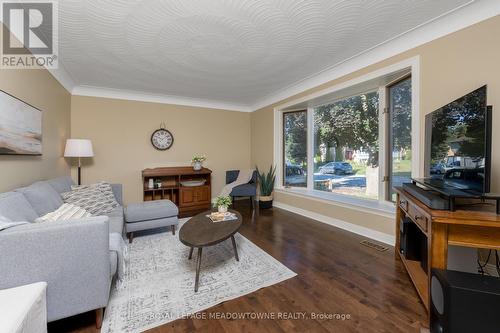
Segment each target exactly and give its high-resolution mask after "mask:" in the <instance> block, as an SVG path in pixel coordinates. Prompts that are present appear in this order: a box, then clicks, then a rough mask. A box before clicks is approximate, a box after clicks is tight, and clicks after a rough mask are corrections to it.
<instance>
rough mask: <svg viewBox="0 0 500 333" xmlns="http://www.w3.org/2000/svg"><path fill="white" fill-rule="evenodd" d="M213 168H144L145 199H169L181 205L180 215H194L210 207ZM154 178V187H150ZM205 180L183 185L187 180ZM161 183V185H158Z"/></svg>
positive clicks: (178, 205)
mask: <svg viewBox="0 0 500 333" xmlns="http://www.w3.org/2000/svg"><path fill="white" fill-rule="evenodd" d="M211 175H212V170H210V169H207V168H203V169H201V170H199V171H195V170H193V168H192V167H162V168H154V169H144V170H142V184H143V190H144V196H143V199H144V201H149V200H163V199H168V200H171V201H172V202H173V203H175V204H176V205H177V207H179V216H180V217H186V216H193V215H195V214H198V213H199V212H202V211H205V210H208V209H210V205H211V197H212V187H211V186H212V185H211ZM150 179H153V182H154V184H155V186H154V188H150V187H149V180H150ZM195 180H204V181H205V182H204V184H203V185H200V186H183V185H182V183H183V182H186V181H195ZM158 183H161V185H160V186H157V184H158Z"/></svg>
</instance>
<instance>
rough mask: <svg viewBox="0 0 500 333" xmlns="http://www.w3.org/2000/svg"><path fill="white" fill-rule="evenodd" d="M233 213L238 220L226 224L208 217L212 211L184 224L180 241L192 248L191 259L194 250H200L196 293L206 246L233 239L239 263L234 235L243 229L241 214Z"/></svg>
mask: <svg viewBox="0 0 500 333" xmlns="http://www.w3.org/2000/svg"><path fill="white" fill-rule="evenodd" d="M229 211H230V212H231V213H234V214H236V216H237V217H238V219H237V220H233V221H224V222H216V223H214V222H212V221H211V220H210V219H209V218H208V217H206V215H209V214H210V213H211V211H206V212H203V213H201V214H198V215H196V216H194V217H192V218H191V219H190V220H189V221H187V222H186V223H184V225H183V226H182V227H181V230H180V231H179V239H180V240H181V242H182V243H183V244H184V245H187V246H189V247H190V248H191V250H190V251H189V258H188V259H191V258H192V256H193V250H194V248H195V247H196V248H198V257H197V258H196V278H195V283H194V291H195V292H197V291H198V281H199V279H200V267H201V253H202V249H203V248H204V247H206V246H212V245H215V244H218V243H220V242H223V241H225V240H226V239H228V238H231V241H232V243H233V248H234V256H235V258H236V261H239V260H240V259H239V258H238V250H237V249H236V241H235V240H234V234H235V233H236V232H237V231H238V230H239V229H240V227H241V221H242V218H241V214H240V213H238V212H237V211H235V210H229Z"/></svg>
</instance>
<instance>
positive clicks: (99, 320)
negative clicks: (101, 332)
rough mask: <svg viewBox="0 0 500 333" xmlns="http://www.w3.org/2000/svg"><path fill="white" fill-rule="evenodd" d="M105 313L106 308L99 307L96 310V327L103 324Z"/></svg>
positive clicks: (98, 327)
mask: <svg viewBox="0 0 500 333" xmlns="http://www.w3.org/2000/svg"><path fill="white" fill-rule="evenodd" d="M103 315H104V309H103V308H99V309H96V310H95V327H96V328H97V329H100V328H101V326H102V317H103Z"/></svg>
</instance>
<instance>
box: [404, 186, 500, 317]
mask: <svg viewBox="0 0 500 333" xmlns="http://www.w3.org/2000/svg"><path fill="white" fill-rule="evenodd" d="M394 191H395V192H396V194H397V199H396V223H395V224H396V225H395V227H396V247H395V250H396V251H395V252H396V253H395V256H396V258H399V259H401V262H402V263H403V265H404V268H405V269H406V271H407V273H408V275H409V276H410V279H411V281H412V283H413V285H414V286H415V289H416V291H417V293H418V295H419V296H420V299H421V300H422V303H423V304H424V306H425V307H426V309H427V310H428V311H429V308H430V306H429V301H430V294H429V289H430V288H429V287H430V276H431V275H430V271H431V269H432V268H438V269H446V268H447V265H448V245H455V246H465V247H472V248H484V249H500V216H499V215H497V214H495V212H494V211H485V209H484V207H480V208H481V209H480V210H477V207H472V208H476V210H473V209H471V210H463V209H462V208H460V207H457V208H458V209H457V210H456V211H453V212H452V211H449V210H448V211H447V210H437V209H430V208H429V207H427V206H426V205H424V204H423V203H422V202H421V201H419V200H418V199H417V198H415V197H414V196H412V195H411V194H409V193H408V192H406V191H405V190H404V189H403V188H402V187H395V188H394ZM497 207H498V206H497ZM401 218H408V219H409V220H410V221H411V223H413V224H414V225H415V226H416V227H417V228H418V229H419V230H420V231H421V232H422V234H423V235H424V237H425V239H424V240H425V242H426V245H427V256H425V257H423V258H424V259H422V261H424V260H425V263H423V264H422V263H421V261H418V260H412V259H411V258H407V257H406V256H405V254H403V253H401V252H400V248H401V242H400V240H401V239H400V220H401ZM411 241H413V242H415V241H416V240H415V239H408V242H411ZM428 313H429V312H428Z"/></svg>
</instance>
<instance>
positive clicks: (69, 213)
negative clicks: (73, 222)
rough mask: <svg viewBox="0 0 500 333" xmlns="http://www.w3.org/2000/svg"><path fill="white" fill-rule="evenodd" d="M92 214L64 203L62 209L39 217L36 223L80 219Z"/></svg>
mask: <svg viewBox="0 0 500 333" xmlns="http://www.w3.org/2000/svg"><path fill="white" fill-rule="evenodd" d="M90 216H92V214H90V213H89V212H87V211H86V210H85V209H83V208H81V207H78V206H75V205H73V204H68V203H64V204H62V206H61V207H59V208H58V209H56V210H55V211H53V212H50V213H48V214H46V215H44V216H42V217H39V218H37V219H36V220H35V222H37V223H39V222H54V221H62V220H70V219H79V218H82V217H90Z"/></svg>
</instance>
